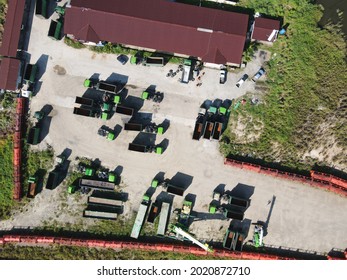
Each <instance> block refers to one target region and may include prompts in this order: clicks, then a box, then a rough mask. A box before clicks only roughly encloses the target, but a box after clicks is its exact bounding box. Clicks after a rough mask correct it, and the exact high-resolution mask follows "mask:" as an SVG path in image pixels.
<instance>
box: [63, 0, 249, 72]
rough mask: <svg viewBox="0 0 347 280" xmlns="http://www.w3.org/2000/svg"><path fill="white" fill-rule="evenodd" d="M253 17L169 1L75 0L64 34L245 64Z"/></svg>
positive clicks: (96, 41) (88, 40)
mask: <svg viewBox="0 0 347 280" xmlns="http://www.w3.org/2000/svg"><path fill="white" fill-rule="evenodd" d="M247 29H248V15H246V14H240V13H233V12H226V11H220V10H216V9H209V8H203V7H197V6H193V5H186V4H180V3H173V2H169V1H164V0H146V1H138V0H126V1H124V0H112V1H110V0H97V1H96V0H94V1H93V0H71V5H69V6H68V8H67V9H66V14H65V22H64V33H65V34H67V35H69V36H72V37H74V38H76V39H78V40H81V41H85V42H94V43H98V42H99V41H108V42H112V43H118V44H123V45H127V46H133V47H138V48H143V49H150V50H156V51H161V52H166V53H172V54H176V55H183V56H193V57H197V58H199V59H201V60H203V61H204V62H209V63H215V64H231V65H240V64H241V60H242V53H243V49H244V45H245V41H246V34H247Z"/></svg>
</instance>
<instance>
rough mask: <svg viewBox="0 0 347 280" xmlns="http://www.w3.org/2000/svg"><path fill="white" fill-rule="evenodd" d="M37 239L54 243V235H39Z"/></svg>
mask: <svg viewBox="0 0 347 280" xmlns="http://www.w3.org/2000/svg"><path fill="white" fill-rule="evenodd" d="M36 241H37V243H47V244H51V243H54V237H45V236H40V237H37V239H36Z"/></svg>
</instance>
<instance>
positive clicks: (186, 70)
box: [181, 59, 192, 84]
mask: <svg viewBox="0 0 347 280" xmlns="http://www.w3.org/2000/svg"><path fill="white" fill-rule="evenodd" d="M191 70H192V61H191V60H190V59H185V60H184V62H183V71H182V78H181V83H185V84H188V82H189V78H190V76H191V74H190V73H191Z"/></svg>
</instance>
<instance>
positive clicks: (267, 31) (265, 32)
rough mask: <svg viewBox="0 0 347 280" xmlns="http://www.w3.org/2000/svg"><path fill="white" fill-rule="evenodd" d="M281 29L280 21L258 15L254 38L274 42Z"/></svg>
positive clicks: (253, 33) (255, 22)
mask: <svg viewBox="0 0 347 280" xmlns="http://www.w3.org/2000/svg"><path fill="white" fill-rule="evenodd" d="M279 29H280V22H279V21H278V20H275V19H268V18H261V17H257V18H256V19H255V21H254V25H253V32H252V40H257V41H263V42H274V41H275V40H276V38H277V35H278V31H279Z"/></svg>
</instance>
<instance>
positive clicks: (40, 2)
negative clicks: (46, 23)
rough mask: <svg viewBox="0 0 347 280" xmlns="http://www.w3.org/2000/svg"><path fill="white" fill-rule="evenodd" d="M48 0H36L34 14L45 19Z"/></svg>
mask: <svg viewBox="0 0 347 280" xmlns="http://www.w3.org/2000/svg"><path fill="white" fill-rule="evenodd" d="M48 1H49V0H36V8H35V15H36V16H38V17H40V18H44V19H47V18H48V3H49V2H48Z"/></svg>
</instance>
